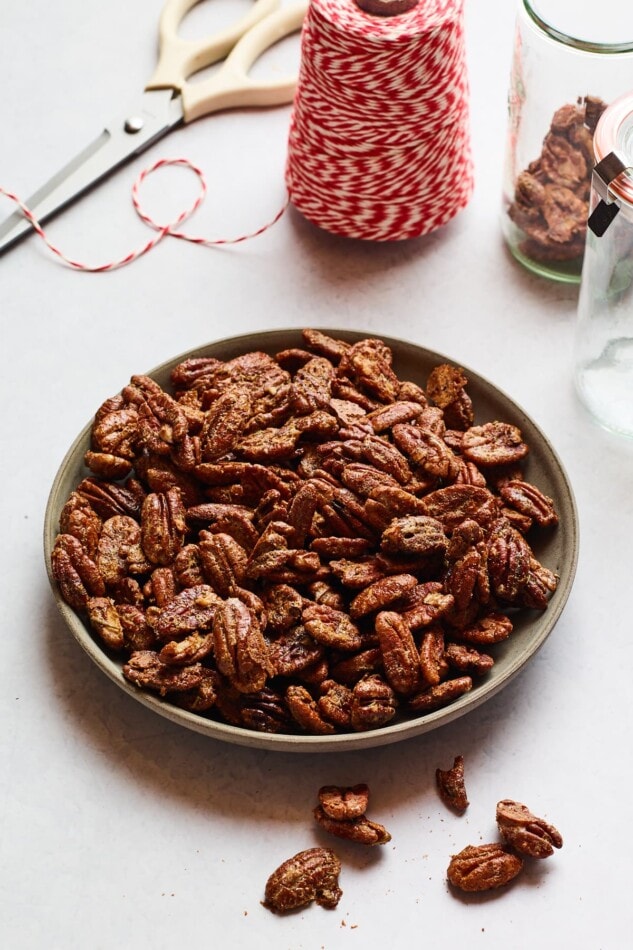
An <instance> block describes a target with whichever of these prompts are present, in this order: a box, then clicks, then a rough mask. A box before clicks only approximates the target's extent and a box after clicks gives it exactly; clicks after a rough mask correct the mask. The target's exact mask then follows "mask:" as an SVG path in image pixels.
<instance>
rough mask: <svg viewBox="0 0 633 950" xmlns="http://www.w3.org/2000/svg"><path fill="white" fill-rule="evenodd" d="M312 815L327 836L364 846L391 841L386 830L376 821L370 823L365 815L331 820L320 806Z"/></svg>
mask: <svg viewBox="0 0 633 950" xmlns="http://www.w3.org/2000/svg"><path fill="white" fill-rule="evenodd" d="M313 814H314V818H315V821H316V822H317V824H318V825H319V826H320V827H321V828H323V830H324V831H327V833H328V834H330V835H335V836H336V837H337V838H344V839H345V840H346V841H356V842H357V843H358V844H366V845H375V844H387V843H388V842H389V841H391V835H390V834H389V832H388V831H387V829H386V828H385V827H384V826H383V825H380V824H378V822H377V821H370V819H369V818H367V816H366V815H361V816H360V817H358V818H349V819H346V820H344V821H341V820H338V819H336V818H331V817H330V816H329V815H328V814H326V812H325V811H324V810H323V807H322V806H321V805H318V806H317V807H316V808H315V809H314V812H313Z"/></svg>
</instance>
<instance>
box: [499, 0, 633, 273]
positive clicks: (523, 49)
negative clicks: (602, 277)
mask: <svg viewBox="0 0 633 950" xmlns="http://www.w3.org/2000/svg"><path fill="white" fill-rule="evenodd" d="M632 79H633V4H631V3H623V2H622V0H600V2H599V3H598V2H596V0H591V2H589V0H520V6H519V11H518V15H517V24H516V35H515V47H514V56H513V62H512V73H511V80H510V92H509V97H508V107H509V124H508V143H507V150H506V164H505V171H504V186H503V192H504V193H503V214H502V228H503V234H504V237H505V240H506V242H507V244H508V247H509V248H510V251H511V252H512V254H513V255H514V257H515V258H516V259H517V260H519V261H520V262H521V263H522V264H523V265H524V266H525V267H527V268H528V269H529V270H530V271H533V272H534V273H536V274H540V275H541V276H544V277H549V278H551V279H554V280H558V281H564V282H566V283H578V282H579V281H580V274H581V269H582V260H583V253H584V246H585V236H586V226H587V215H588V208H589V193H590V186H591V172H592V168H593V165H594V163H595V162H594V155H593V149H592V140H593V135H594V132H595V129H596V125H597V122H598V120H599V118H600V115H601V114H602V112H603V110H604V109H605V107H606V106H607V105H609V104H610V103H611V102H613V101H614V100H615V99H616V98H618V97H619V96H621V95H622V94H623V93H625V92H627V91H628V90H629V89H630V88H631V85H632V84H633V83H632Z"/></svg>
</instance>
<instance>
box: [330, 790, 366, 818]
mask: <svg viewBox="0 0 633 950" xmlns="http://www.w3.org/2000/svg"><path fill="white" fill-rule="evenodd" d="M319 804H320V806H321V808H322V809H323V811H324V813H325V814H326V815H327V816H328V817H329V818H333V819H334V820H335V821H349V820H350V819H351V818H360V817H361V815H364V814H365V812H366V811H367V805H368V804H369V785H366V784H365V783H364V782H362V783H361V784H359V785H349V786H342V785H323V786H322V787H321V788H320V789H319Z"/></svg>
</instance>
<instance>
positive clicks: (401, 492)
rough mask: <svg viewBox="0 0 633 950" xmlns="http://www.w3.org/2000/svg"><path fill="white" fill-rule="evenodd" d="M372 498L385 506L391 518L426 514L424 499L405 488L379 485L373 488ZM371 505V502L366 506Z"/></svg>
mask: <svg viewBox="0 0 633 950" xmlns="http://www.w3.org/2000/svg"><path fill="white" fill-rule="evenodd" d="M370 500H371V501H375V502H377V503H378V504H380V505H382V506H384V508H385V509H386V511H387V514H388V517H389V520H391V518H399V517H407V516H409V515H425V514H426V509H425V507H424V500H423V499H421V498H417V497H416V496H415V495H414V494H412V492H410V491H406V489H404V488H392V487H390V486H385V485H378V486H376V487H375V488H373V489H372V490H371V493H370ZM368 507H369V503H368V504H367V505H366V508H368Z"/></svg>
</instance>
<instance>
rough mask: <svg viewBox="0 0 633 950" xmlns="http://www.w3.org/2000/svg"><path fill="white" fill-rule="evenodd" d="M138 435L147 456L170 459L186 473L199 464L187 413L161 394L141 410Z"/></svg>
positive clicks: (155, 396)
mask: <svg viewBox="0 0 633 950" xmlns="http://www.w3.org/2000/svg"><path fill="white" fill-rule="evenodd" d="M138 434H139V439H140V442H141V443H142V445H143V446H144V447H145V448H146V449H147V451H148V452H150V453H152V454H153V455H157V456H163V455H164V456H169V457H170V458H171V459H172V461H173V462H174V464H175V465H176V466H177V467H178V468H181V469H182V470H183V471H190V470H191V469H192V468H193V467H194V466H195V464H196V463H197V462H199V461H200V459H199V458H198V454H199V453H198V451H197V449H196V442H195V441H194V439H192V437H191V435H190V434H189V421H188V418H187V415H186V413H185V412H184V410H183V408H182V407H181V406H179V405H178V403H177V402H176V400H175V399H173V398H172V397H171V396H169V395H168V394H167V393H165V392H163V391H162V390H160V392H157V393H152V394H151V395H150V396H149V398H148V399H147V400H146V401H145V402H143V403H142V404H141V405H140V406H139V410H138Z"/></svg>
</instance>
